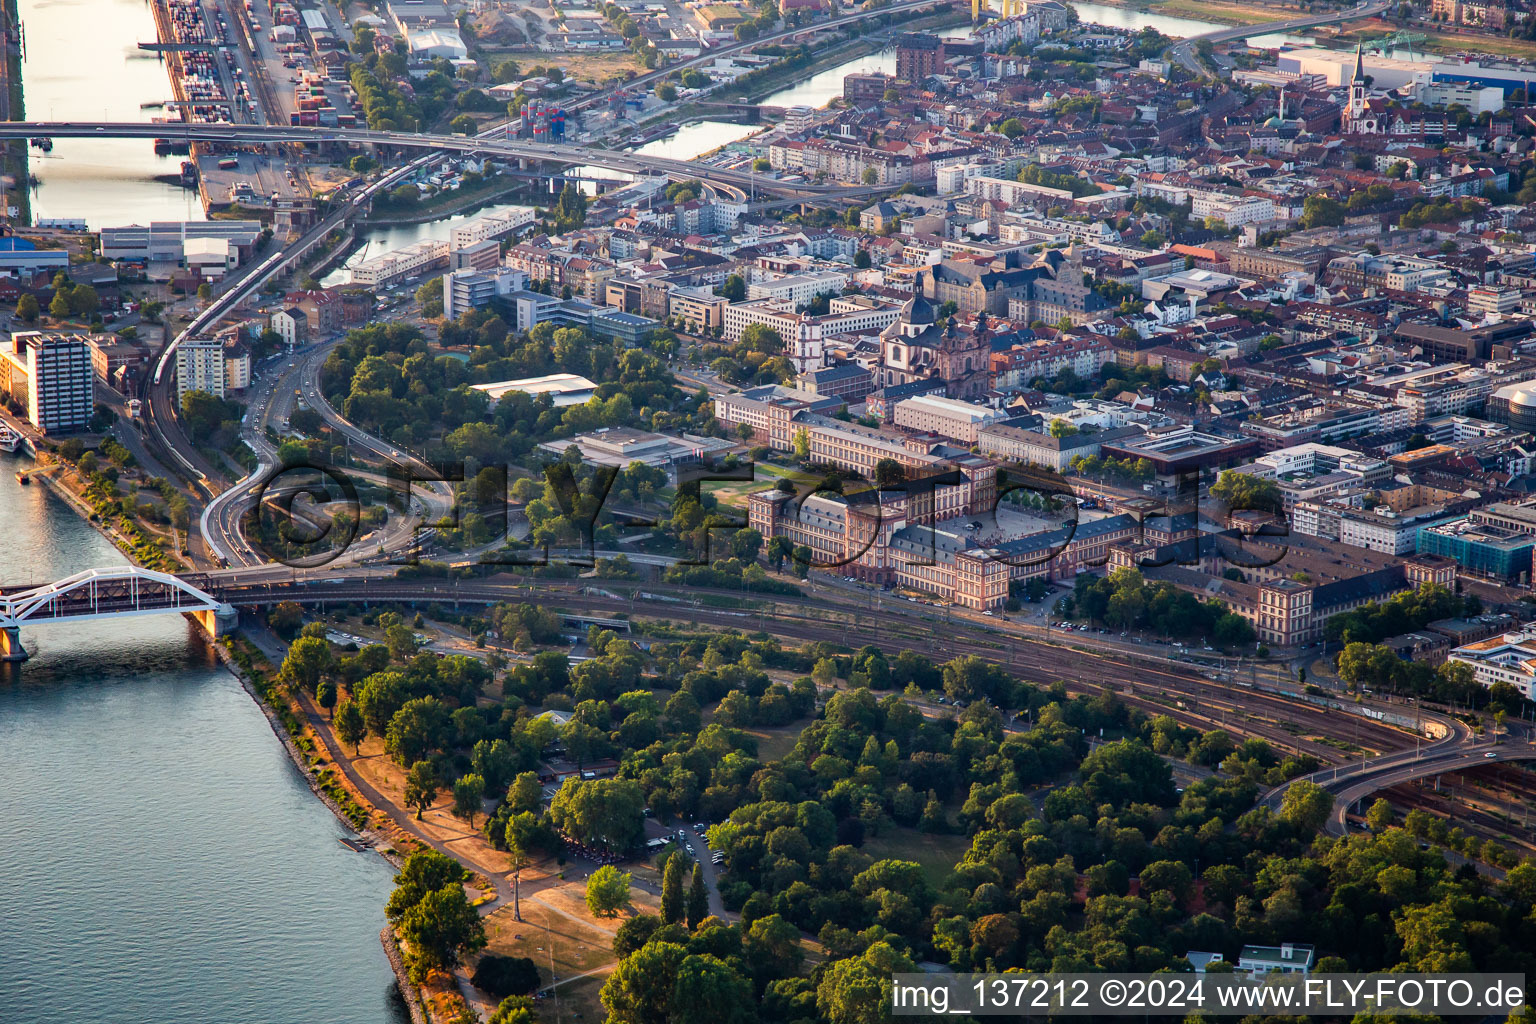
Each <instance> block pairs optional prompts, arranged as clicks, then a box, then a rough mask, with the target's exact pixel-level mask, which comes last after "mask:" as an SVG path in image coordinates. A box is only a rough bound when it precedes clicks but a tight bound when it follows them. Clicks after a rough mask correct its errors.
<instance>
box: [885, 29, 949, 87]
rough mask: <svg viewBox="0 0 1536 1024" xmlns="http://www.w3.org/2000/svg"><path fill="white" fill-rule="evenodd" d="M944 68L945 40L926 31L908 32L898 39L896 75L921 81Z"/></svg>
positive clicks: (908, 80) (898, 77) (905, 80)
mask: <svg viewBox="0 0 1536 1024" xmlns="http://www.w3.org/2000/svg"><path fill="white" fill-rule="evenodd" d="M943 70H944V40H942V39H940V38H939V37H938V36H932V35H928V34H927V33H924V32H908V33H907V34H906V35H903V36H902V37H901V38H900V39H898V40H896V77H897V79H898V80H900V81H903V82H921V81H922V80H923V79H925V78H927V77H928V76H929V75H936V74H938V73H940V72H941V71H943Z"/></svg>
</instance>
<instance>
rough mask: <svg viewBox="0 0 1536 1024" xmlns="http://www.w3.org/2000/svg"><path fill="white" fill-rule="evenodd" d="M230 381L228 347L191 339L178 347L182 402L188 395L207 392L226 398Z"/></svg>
mask: <svg viewBox="0 0 1536 1024" xmlns="http://www.w3.org/2000/svg"><path fill="white" fill-rule="evenodd" d="M247 376H249V369H247ZM226 380H227V375H226V374H225V372H224V343H223V342H222V341H220V340H219V339H218V338H188V339H187V340H186V341H183V342H182V343H181V344H180V345H177V346H176V397H177V398H178V399H179V398H181V396H182V395H185V394H186V393H187V392H188V391H206V392H207V393H208V394H210V395H214V396H217V397H219V398H223V397H224V388H225V383H226Z"/></svg>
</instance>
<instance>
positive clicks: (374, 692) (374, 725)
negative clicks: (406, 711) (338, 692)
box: [354, 672, 411, 736]
mask: <svg viewBox="0 0 1536 1024" xmlns="http://www.w3.org/2000/svg"><path fill="white" fill-rule="evenodd" d="M410 692H411V691H410V688H409V687H408V686H407V685H406V683H405V676H403V675H401V674H400V673H399V672H375V673H373V674H372V675H370V676H369V677H368V678H366V679H364V680H363V681H362V683H361V685H359V686H358V688H357V690H356V692H355V695H354V699H355V700H356V701H357V709H358V710H359V711H361V712H362V714H363V722H364V723H365V724H366V725H367V726H368V731H369V732H371V733H373V734H374V735H375V736H383V735H384V731H385V730H386V729H388V728H389V722H390V719H392V718H394V717H395V712H397V711H399V710H400V708H401V707H402V706H403V705H404V704H405V702H406V700H407V699H408V697H409V696H410Z"/></svg>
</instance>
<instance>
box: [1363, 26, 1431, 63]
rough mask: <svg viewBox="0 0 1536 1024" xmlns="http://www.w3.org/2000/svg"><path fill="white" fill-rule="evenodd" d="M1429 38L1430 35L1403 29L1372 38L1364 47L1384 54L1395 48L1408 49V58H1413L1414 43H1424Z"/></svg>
mask: <svg viewBox="0 0 1536 1024" xmlns="http://www.w3.org/2000/svg"><path fill="white" fill-rule="evenodd" d="M1428 38H1429V37H1428V36H1426V35H1424V34H1423V33H1420V32H1409V31H1407V30H1403V31H1400V32H1394V33H1392V34H1391V35H1389V36H1382V37H1381V38H1380V39H1372V40H1371V41H1370V42H1368V43H1366V44H1365V45H1364V47H1363V49H1366V50H1370V51H1372V52H1373V53H1379V54H1382V55H1383V56H1386V55H1389V54H1391V53H1392V52H1393V51H1395V50H1407V51H1408V59H1409V60H1413V49H1414V45H1415V44H1417V43H1422V42H1424V41H1425V40H1426V39H1428Z"/></svg>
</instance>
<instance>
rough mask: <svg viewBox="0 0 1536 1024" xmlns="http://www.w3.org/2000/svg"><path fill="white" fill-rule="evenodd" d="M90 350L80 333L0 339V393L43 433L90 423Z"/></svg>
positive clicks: (28, 333) (67, 430)
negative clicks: (6, 396) (9, 399)
mask: <svg viewBox="0 0 1536 1024" xmlns="http://www.w3.org/2000/svg"><path fill="white" fill-rule="evenodd" d="M92 375H93V371H92V369H91V349H90V345H89V344H88V343H87V340H86V338H85V336H84V335H79V334H46V333H44V332H42V331H21V332H19V333H17V334H13V335H11V337H10V338H9V339H6V340H0V392H4V393H6V394H8V395H10V397H11V401H12V402H13V403H15V405H16V406H18V407H19V408H21V409H22V410H23V413H24V415H25V416H26V417H27V420H28V422H30V423H31V424H32V425H33V426H34V427H36V428H37V429H39V430H41V431H42V432H43V433H45V434H68V433H72V432H74V431H79V430H84V429H86V427H87V426H89V425H90V421H91V413H92V412H94V411H95V399H94V396H93V392H92V388H93V386H94V382H93V380H92Z"/></svg>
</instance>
